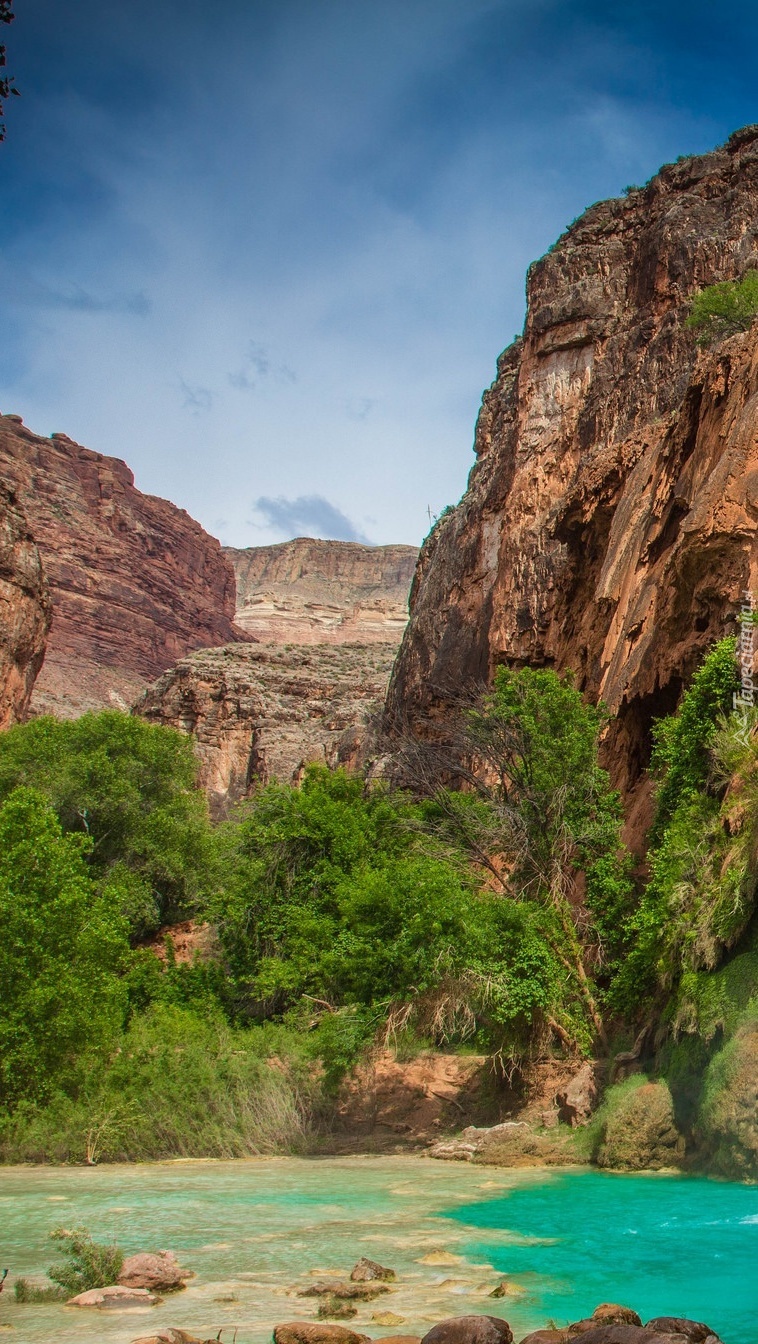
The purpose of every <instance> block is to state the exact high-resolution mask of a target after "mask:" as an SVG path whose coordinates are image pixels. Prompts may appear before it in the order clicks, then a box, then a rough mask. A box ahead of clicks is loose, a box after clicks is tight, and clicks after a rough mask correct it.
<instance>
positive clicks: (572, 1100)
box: [555, 1060, 597, 1129]
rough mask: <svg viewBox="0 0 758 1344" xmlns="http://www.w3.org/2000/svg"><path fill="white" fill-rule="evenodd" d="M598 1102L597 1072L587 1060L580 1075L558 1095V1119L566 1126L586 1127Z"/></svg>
mask: <svg viewBox="0 0 758 1344" xmlns="http://www.w3.org/2000/svg"><path fill="white" fill-rule="evenodd" d="M596 1101H597V1083H596V1082H595V1070H594V1068H593V1065H592V1064H591V1063H590V1061H589V1060H585V1062H584V1064H583V1065H582V1067H581V1069H580V1070H579V1072H578V1073H575V1074H574V1076H573V1078H572V1079H571V1080H570V1082H569V1083H568V1084H567V1085H566V1087H564V1088H563V1089H562V1090H561V1091H560V1092H557V1093H556V1096H555V1103H556V1106H557V1107H558V1119H559V1120H561V1121H562V1122H563V1124H564V1125H571V1127H572V1129H574V1128H576V1126H577V1125H586V1124H587V1121H588V1120H589V1119H590V1116H591V1115H592V1112H593V1109H594V1107H595V1102H596Z"/></svg>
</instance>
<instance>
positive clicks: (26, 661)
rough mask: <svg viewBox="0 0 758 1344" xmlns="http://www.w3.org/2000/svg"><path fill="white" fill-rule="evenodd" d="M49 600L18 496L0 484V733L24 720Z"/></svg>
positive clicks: (43, 638)
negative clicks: (0, 729)
mask: <svg viewBox="0 0 758 1344" xmlns="http://www.w3.org/2000/svg"><path fill="white" fill-rule="evenodd" d="M49 626H50V597H49V594H48V589H47V583H46V581H45V577H44V575H43V572H42V562H41V560H40V555H39V551H38V549H37V546H36V544H35V541H34V538H33V536H32V533H31V531H30V529H29V525H28V523H27V521H26V518H25V516H24V513H23V510H22V508H21V506H20V504H19V501H18V497H17V495H16V494H15V492H14V491H13V490H12V489H9V487H8V485H7V484H6V483H3V484H0V728H9V727H10V725H11V724H13V723H17V722H18V721H19V720H20V719H23V718H24V717H25V715H26V712H27V709H28V708H29V701H30V699H31V695H32V690H33V688H34V682H35V680H36V678H37V675H38V673H39V670H40V668H41V666H42V660H43V658H44V656H45V643H46V638H47V631H48V629H49Z"/></svg>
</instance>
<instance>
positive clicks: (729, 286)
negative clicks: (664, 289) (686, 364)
mask: <svg viewBox="0 0 758 1344" xmlns="http://www.w3.org/2000/svg"><path fill="white" fill-rule="evenodd" d="M756 315H758V271H756V270H751V271H747V272H746V273H745V275H744V276H743V277H742V279H741V280H722V281H721V282H720V283H719V284H716V285H709V286H708V287H707V289H703V290H701V291H700V293H699V294H696V295H695V297H694V298H693V300H692V306H691V308H690V315H689V317H688V318H687V321H686V324H685V325H686V326H687V327H689V329H690V330H691V331H696V332H697V333H698V344H699V345H710V344H711V343H712V342H714V341H719V340H722V339H723V338H724V337H725V336H733V335H734V334H735V333H736V332H738V331H747V330H748V329H749V328H750V327H751V326H752V324H753V322H754V320H755V317H756Z"/></svg>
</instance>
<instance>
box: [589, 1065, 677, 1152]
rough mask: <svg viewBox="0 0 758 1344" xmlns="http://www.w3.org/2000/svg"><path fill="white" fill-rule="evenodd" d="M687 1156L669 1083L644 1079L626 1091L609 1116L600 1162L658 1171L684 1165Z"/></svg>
mask: <svg viewBox="0 0 758 1344" xmlns="http://www.w3.org/2000/svg"><path fill="white" fill-rule="evenodd" d="M684 1155H685V1143H684V1139H683V1137H682V1135H681V1134H680V1133H679V1131H678V1129H677V1125H676V1119H675V1116H674V1103H673V1100H672V1097H671V1092H670V1090H669V1087H668V1084H667V1083H665V1082H657V1083H648V1082H644V1083H642V1084H641V1085H640V1086H638V1087H636V1088H634V1089H633V1090H631V1091H629V1092H627V1093H626V1095H625V1096H624V1097H623V1099H622V1100H621V1101H620V1102H619V1103H618V1104H617V1105H616V1107H615V1109H614V1110H613V1111H612V1113H611V1115H610V1116H609V1118H608V1121H607V1123H606V1126H605V1133H604V1137H603V1142H602V1145H601V1147H600V1151H599V1153H598V1155H597V1164H598V1166H599V1167H612V1168H614V1169H616V1170H622V1171H656V1170H660V1169H661V1168H665V1167H679V1166H681V1163H682V1161H683V1159H684Z"/></svg>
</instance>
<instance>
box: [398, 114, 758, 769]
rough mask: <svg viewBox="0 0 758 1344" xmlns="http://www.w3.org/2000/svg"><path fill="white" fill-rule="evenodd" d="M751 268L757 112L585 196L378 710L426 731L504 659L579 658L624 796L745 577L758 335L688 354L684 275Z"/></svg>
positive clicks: (480, 435) (437, 532)
mask: <svg viewBox="0 0 758 1344" xmlns="http://www.w3.org/2000/svg"><path fill="white" fill-rule="evenodd" d="M750 267H758V127H747V128H745V129H744V130H743V131H740V132H738V133H736V134H735V135H733V136H732V137H731V139H730V140H729V142H728V143H727V144H726V146H724V147H723V148H721V149H719V150H717V151H715V152H714V153H712V154H707V155H704V156H702V157H698V158H690V159H685V160H683V161H681V162H679V163H677V164H672V165H668V166H666V167H665V168H663V169H662V170H661V172H660V173H659V174H658V175H657V176H656V177H654V178H653V179H652V180H651V182H650V183H649V184H648V185H647V186H646V187H645V188H643V189H641V190H636V191H634V192H632V193H631V194H630V195H629V196H628V197H627V198H625V199H618V200H611V201H604V202H601V203H599V204H598V205H595V206H592V207H591V208H590V209H589V210H588V211H587V212H586V213H585V214H584V215H583V216H582V217H581V218H580V219H579V220H578V221H577V222H576V223H575V224H573V225H572V226H571V227H570V228H569V229H568V230H567V231H566V233H565V234H563V236H562V237H561V238H560V239H559V240H558V242H557V243H556V245H555V246H554V248H553V249H552V250H551V251H550V252H549V253H548V254H547V256H545V257H543V258H542V259H541V260H540V261H538V262H536V263H535V264H534V265H533V266H532V267H531V269H530V271H529V276H528V284H527V298H528V309H527V318H526V325H525V330H524V336H523V339H522V340H519V341H518V342H517V343H516V344H514V345H512V346H511V347H510V348H509V349H508V350H506V351H505V353H504V354H503V355H502V356H501V358H500V360H499V362H498V370H497V378H496V380H495V382H494V383H493V385H492V387H491V388H490V389H489V391H487V392H486V393H485V396H484V400H483V403H482V409H481V412H480V415H479V420H478V424H477V429H476V440H475V451H476V455H477V461H476V465H475V466H474V468H473V470H472V473H471V477H470V479H469V484H468V489H467V492H466V494H465V496H464V498H463V500H462V501H461V503H460V504H459V505H458V507H457V508H456V509H455V510H453V511H452V512H451V513H449V514H448V515H446V516H445V517H443V518H442V519H441V521H440V522H439V523H438V524H437V526H436V527H435V528H434V530H433V532H432V533H431V535H430V537H429V538H428V539H427V541H426V543H425V545H424V548H423V550H422V553H421V556H420V560H419V565H418V568H417V572H416V577H415V580H414V585H413V590H412V594H411V619H410V624H409V627H408V629H407V631H406V635H405V638H404V642H403V645H402V647H401V651H400V655H399V659H398V662H397V664H396V667H395V671H394V674H393V678H392V682H391V686H390V691H389V696H388V723H389V724H390V725H394V727H395V729H397V726H398V725H399V724H403V723H410V724H411V725H412V726H413V727H415V728H416V729H417V730H418V731H421V732H429V731H433V727H432V726H430V724H432V725H433V722H434V719H435V718H442V719H444V717H445V714H446V712H447V711H446V702H445V696H446V693H447V692H448V691H449V690H450V689H451V688H455V689H458V688H459V687H460V686H461V685H465V684H467V683H468V684H472V683H476V682H477V681H487V680H489V679H490V678H491V677H492V674H493V671H494V669H495V667H496V666H497V665H498V664H499V663H504V662H505V663H510V664H513V665H521V664H524V663H530V664H537V665H539V664H541V665H552V666H554V667H556V668H557V669H565V668H572V669H574V671H575V672H576V674H577V678H578V684H579V685H580V687H581V688H582V689H583V690H584V691H585V692H586V693H587V695H588V696H590V697H591V698H593V699H596V698H598V697H601V696H602V697H603V698H604V699H605V700H606V702H607V703H608V705H609V707H610V709H611V710H612V711H613V712H614V714H616V715H617V718H616V720H615V723H614V724H613V725H612V727H611V730H610V734H609V739H608V743H607V752H608V760H609V763H610V765H611V768H612V772H613V774H614V777H615V780H616V782H617V783H618V784H619V785H620V786H621V787H622V788H623V789H624V790H625V791H626V792H627V793H629V792H630V791H631V790H633V789H634V785H635V782H636V781H637V779H638V778H639V775H640V771H641V770H642V768H643V766H644V765H645V763H646V760H647V753H648V749H649V730H650V724H651V720H652V718H653V717H654V716H657V715H660V714H664V713H666V712H668V711H670V710H671V709H672V708H673V707H674V705H675V703H676V700H677V698H678V695H679V692H680V690H681V687H682V683H683V680H684V678H686V677H687V676H689V674H690V673H691V671H692V670H693V667H694V665H695V664H696V662H697V661H698V660H699V659H700V657H701V656H702V653H703V650H704V649H705V648H706V646H708V645H709V644H710V643H711V642H712V641H713V640H715V639H718V638H720V637H721V636H722V635H723V634H724V633H726V632H728V630H729V629H731V628H733V619H734V613H735V609H736V605H737V603H738V600H739V596H740V590H741V589H742V588H743V587H748V586H750V585H751V584H753V586H755V584H756V581H758V547H757V545H756V528H757V526H758V441H757V440H758V335H757V334H756V329H755V327H754V328H753V331H752V332H751V333H747V334H745V335H743V336H736V337H734V338H732V339H731V340H730V341H727V342H725V343H723V344H722V345H721V346H720V347H718V348H717V349H715V350H712V351H711V352H708V353H702V352H701V353H699V352H698V350H697V347H696V345H695V341H694V339H693V336H692V333H690V332H688V331H687V330H686V328H685V326H684V320H685V317H686V315H687V311H688V302H689V300H690V298H691V296H692V294H693V292H695V291H697V290H699V289H700V288H702V287H704V286H706V285H709V284H712V283H714V282H715V281H719V280H724V279H731V278H735V277H738V276H741V275H742V274H743V273H744V271H745V270H746V269H748V268H750Z"/></svg>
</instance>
